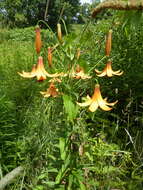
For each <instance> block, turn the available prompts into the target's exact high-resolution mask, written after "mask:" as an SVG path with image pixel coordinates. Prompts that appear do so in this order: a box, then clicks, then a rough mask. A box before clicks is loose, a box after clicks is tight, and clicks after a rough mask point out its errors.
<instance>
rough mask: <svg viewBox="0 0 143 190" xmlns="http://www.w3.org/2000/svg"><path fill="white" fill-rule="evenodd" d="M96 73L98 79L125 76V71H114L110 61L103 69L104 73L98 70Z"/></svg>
mask: <svg viewBox="0 0 143 190" xmlns="http://www.w3.org/2000/svg"><path fill="white" fill-rule="evenodd" d="M95 72H96V73H97V76H98V77H104V76H106V75H107V76H108V77H112V76H114V75H118V76H120V75H122V74H123V71H120V70H118V71H113V70H112V62H111V61H110V60H109V61H108V62H107V63H106V66H105V68H104V69H103V71H98V70H97V69H95Z"/></svg>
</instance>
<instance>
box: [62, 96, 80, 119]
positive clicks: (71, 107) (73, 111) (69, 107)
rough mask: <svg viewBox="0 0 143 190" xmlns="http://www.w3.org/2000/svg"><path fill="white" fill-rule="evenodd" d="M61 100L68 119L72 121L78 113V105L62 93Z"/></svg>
mask: <svg viewBox="0 0 143 190" xmlns="http://www.w3.org/2000/svg"><path fill="white" fill-rule="evenodd" d="M63 101H64V107H65V112H66V113H67V115H68V120H69V121H73V120H74V119H75V118H76V115H77V113H78V107H77V106H76V105H75V104H74V103H73V102H72V98H71V97H70V96H68V95H63Z"/></svg>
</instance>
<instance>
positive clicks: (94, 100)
mask: <svg viewBox="0 0 143 190" xmlns="http://www.w3.org/2000/svg"><path fill="white" fill-rule="evenodd" d="M117 102H118V101H115V102H112V103H108V102H107V99H106V98H105V99H103V98H102V96H101V92H100V85H99V84H97V85H95V89H94V94H93V96H92V97H89V96H88V95H87V101H85V102H84V103H79V102H77V104H78V105H79V106H81V107H85V106H89V111H91V112H95V111H96V110H97V108H98V107H100V108H101V109H102V110H104V111H110V110H112V108H111V106H114V105H115V104H116V103H117Z"/></svg>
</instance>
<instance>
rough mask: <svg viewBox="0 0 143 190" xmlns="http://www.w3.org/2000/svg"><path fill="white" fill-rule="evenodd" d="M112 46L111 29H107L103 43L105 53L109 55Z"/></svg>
mask: <svg viewBox="0 0 143 190" xmlns="http://www.w3.org/2000/svg"><path fill="white" fill-rule="evenodd" d="M111 46H112V30H109V32H108V34H107V38H106V45H105V55H106V56H109V55H110V52H111Z"/></svg>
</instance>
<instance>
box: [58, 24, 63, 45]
mask: <svg viewBox="0 0 143 190" xmlns="http://www.w3.org/2000/svg"><path fill="white" fill-rule="evenodd" d="M57 33H58V40H59V41H60V42H62V31H61V24H59V23H58V24H57Z"/></svg>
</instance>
